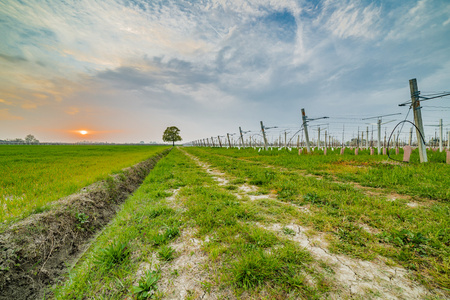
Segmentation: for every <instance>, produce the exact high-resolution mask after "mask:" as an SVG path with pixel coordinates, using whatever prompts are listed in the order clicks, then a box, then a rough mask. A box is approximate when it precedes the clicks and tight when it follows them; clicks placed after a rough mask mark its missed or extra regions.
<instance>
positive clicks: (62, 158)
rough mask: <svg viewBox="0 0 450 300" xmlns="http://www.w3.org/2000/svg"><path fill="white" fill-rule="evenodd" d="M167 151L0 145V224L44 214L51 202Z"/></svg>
mask: <svg viewBox="0 0 450 300" xmlns="http://www.w3.org/2000/svg"><path fill="white" fill-rule="evenodd" d="M166 148H168V147H165V146H151V147H148V146H87V145H79V146H78V145H76V146H75V145H57V146H56V145H55V146H50V145H1V146H0V207H1V209H0V224H8V223H10V222H12V221H15V220H18V219H22V218H24V217H26V216H28V215H30V214H32V213H39V212H42V211H45V210H48V209H50V206H51V202H52V201H55V200H57V199H59V198H61V197H64V196H67V195H70V194H72V193H75V192H76V191H78V190H79V189H81V188H82V187H85V186H87V185H89V184H91V183H93V182H96V181H99V180H102V179H105V178H106V177H107V175H108V174H111V173H114V172H119V171H120V170H122V169H123V168H126V167H129V166H132V165H134V164H136V163H138V162H140V161H143V160H145V159H148V158H150V157H152V156H154V155H155V154H156V153H158V152H161V151H163V150H164V149H166Z"/></svg>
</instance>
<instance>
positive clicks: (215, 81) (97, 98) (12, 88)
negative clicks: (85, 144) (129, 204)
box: [0, 0, 450, 143]
mask: <svg viewBox="0 0 450 300" xmlns="http://www.w3.org/2000/svg"><path fill="white" fill-rule="evenodd" d="M0 36H1V41H2V42H1V43H0V140H1V139H13V138H24V137H25V136H26V135H27V134H33V135H34V136H35V137H36V138H37V139H38V140H40V141H41V142H45V141H48V142H50V141H51V142H78V141H96V142H116V143H134V142H140V141H144V142H146V143H147V142H151V141H153V142H162V135H163V132H164V130H165V129H166V128H167V127H169V126H176V127H178V128H179V129H180V135H181V137H182V139H183V142H189V141H192V140H197V139H202V138H207V137H211V136H214V137H217V136H218V135H220V136H224V135H226V134H227V133H237V132H238V130H239V127H241V128H242V130H243V131H245V132H247V131H249V132H247V133H246V137H250V136H255V137H256V136H257V135H258V134H259V131H260V121H263V122H264V125H265V126H266V127H277V128H272V129H269V130H268V134H269V135H270V139H276V138H278V137H279V136H280V134H283V135H284V132H285V131H286V132H287V134H288V135H289V136H294V134H295V133H296V132H297V131H298V130H299V129H300V126H301V109H302V108H304V109H305V111H306V114H307V116H308V117H309V118H320V117H324V116H327V117H329V119H323V120H316V121H311V122H309V125H310V131H311V132H310V135H311V136H315V135H316V134H317V128H319V126H320V127H321V128H322V132H323V131H324V130H327V131H328V134H329V135H332V136H334V137H336V138H339V139H340V138H341V136H342V132H343V131H344V134H345V138H346V139H348V138H351V137H354V136H355V135H356V134H357V132H358V128H359V129H366V128H367V127H369V128H370V130H372V128H373V127H374V125H373V124H374V123H376V121H377V120H376V119H369V120H362V119H363V118H369V117H374V116H380V115H386V114H395V113H399V114H400V115H396V116H387V117H383V122H389V123H386V124H383V131H386V132H389V131H391V130H392V128H393V127H394V126H395V125H396V124H397V123H398V122H399V121H401V120H404V119H408V120H413V119H412V112H410V111H408V106H405V107H399V106H398V104H400V103H403V102H406V101H410V90H409V80H410V79H412V78H417V83H418V87H419V90H420V91H421V95H430V94H433V93H441V92H445V91H450V1H445V0H419V1H415V0H408V1H393V0H391V1H366V0H325V1H302V0H296V1H289V0H258V1H256V0H255V1H244V0H201V1H167V0H164V1H155V0H121V1H119V0H102V1H100V0H97V1H95V0H79V1H69V0H67V1H66V0H64V1H61V0H54V1H53V0H47V1H45V0H36V1H33V0H2V1H1V2H0ZM422 107H423V108H422V110H421V111H422V116H423V120H424V124H425V132H426V135H427V138H430V137H431V136H434V134H435V132H436V130H437V127H436V125H438V123H439V119H443V124H444V128H445V129H444V131H446V130H450V97H444V98H437V99H433V100H429V101H426V102H425V101H424V102H422ZM375 127H376V126H375ZM410 127H411V126H410V125H405V127H404V128H403V129H402V133H401V134H402V136H406V134H408V135H409V128H410ZM82 130H84V131H86V132H87V134H85V135H82V134H80V131H82ZM383 134H384V132H383Z"/></svg>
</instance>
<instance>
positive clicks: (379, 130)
mask: <svg viewBox="0 0 450 300" xmlns="http://www.w3.org/2000/svg"><path fill="white" fill-rule="evenodd" d="M380 154H381V118H380V119H378V155H380Z"/></svg>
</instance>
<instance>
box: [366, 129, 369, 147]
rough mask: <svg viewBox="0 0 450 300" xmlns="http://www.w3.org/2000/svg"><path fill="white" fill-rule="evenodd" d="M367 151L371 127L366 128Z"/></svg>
mask: <svg viewBox="0 0 450 300" xmlns="http://www.w3.org/2000/svg"><path fill="white" fill-rule="evenodd" d="M366 149H369V126H367V127H366Z"/></svg>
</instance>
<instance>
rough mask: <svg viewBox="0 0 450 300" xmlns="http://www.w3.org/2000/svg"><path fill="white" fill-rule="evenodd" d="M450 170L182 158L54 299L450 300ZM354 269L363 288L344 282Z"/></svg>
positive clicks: (238, 153) (173, 156) (221, 152)
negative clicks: (346, 269)
mask: <svg viewBox="0 0 450 300" xmlns="http://www.w3.org/2000/svg"><path fill="white" fill-rule="evenodd" d="M196 160H199V164H198V163H197V162H196ZM449 167H450V166H448V165H445V164H442V163H430V164H423V165H418V164H410V165H406V164H392V163H391V162H390V161H386V159H385V158H381V157H371V156H369V155H364V156H358V157H356V156H344V157H342V156H339V155H329V156H326V157H325V156H321V155H311V156H298V155H297V154H295V153H291V152H287V151H278V150H277V151H271V152H269V151H268V152H264V151H261V152H258V151H256V150H253V149H245V150H243V149H241V150H237V149H212V148H195V147H192V148H182V149H177V148H176V149H174V150H173V151H171V153H170V154H169V155H168V156H167V157H165V158H164V159H162V160H161V161H160V162H159V163H158V164H157V166H156V167H155V169H154V170H153V171H152V172H151V173H150V174H149V176H148V177H147V178H146V180H145V181H144V183H143V184H142V186H141V187H140V188H139V189H138V190H137V191H136V192H135V193H134V195H133V196H132V197H130V198H129V199H128V200H127V201H126V202H125V203H124V205H123V209H122V210H121V211H120V212H119V213H118V215H117V217H116V219H115V220H114V222H112V224H111V225H110V226H109V227H108V228H106V229H105V230H104V232H102V234H101V235H100V236H99V237H98V239H97V241H96V242H95V243H94V244H93V245H92V247H91V248H90V249H89V251H87V252H86V253H85V255H84V256H83V258H82V259H81V260H80V261H79V262H78V264H77V265H76V266H75V267H74V268H73V269H72V270H71V271H70V272H69V274H68V276H67V279H68V280H67V281H65V282H63V283H61V284H60V285H59V286H57V287H55V288H54V290H53V292H54V296H55V297H56V298H57V299H67V298H71V299H85V298H89V299H105V298H107V299H124V298H137V299H147V298H157V299H159V298H163V297H176V296H174V295H181V294H177V293H181V292H180V290H179V289H180V287H181V288H184V286H186V288H185V289H187V290H184V292H183V293H184V294H183V295H184V296H183V297H182V298H184V299H196V298H198V297H202V295H211V296H213V297H215V298H218V299H220V298H222V299H227V298H244V299H286V298H292V299H324V298H333V297H338V298H344V299H345V298H357V299H383V298H386V297H394V298H395V297H403V298H408V299H411V298H419V299H441V298H445V297H448V296H449V291H450V268H449V266H450V260H449V258H450V231H449V228H450V226H449V225H450V205H449V204H450V203H449V201H448V200H449V191H448V186H450V183H449V175H448V174H450V168H449ZM208 172H209V173H208ZM219 179H220V180H219ZM299 229H301V232H300V231H299ZM193 241H195V242H193ZM319 250H320V251H319ZM319 252H320V253H323V255H322V256H320V255H318V254H317V253H319ZM324 257H325V258H327V257H328V258H338V259H337V260H335V261H334V262H333V260H329V259H325V258H324ZM343 262H345V264H344V263H343ZM340 264H341V265H340ZM352 264H355V265H357V266H359V267H358V268H360V269H358V268H357V267H355V269H354V270H355V271H354V272H355V274H356V275H357V276H356V275H355V277H356V278H357V279H355V280H354V283H353V284H354V285H355V286H357V287H358V288H360V289H359V290H358V289H356V292H355V291H352V290H351V289H349V287H348V286H347V283H346V282H345V281H343V279H342V278H343V277H342V276H341V275H342V268H344V267H348V266H350V265H352ZM339 266H341V267H339ZM364 266H366V269H364ZM367 266H369V267H367ZM361 268H362V269H363V271H361ZM352 270H353V269H352ZM379 270H382V272H381V273H376V272H378V271H379ZM390 270H391V271H392V270H396V271H395V274H394V272H393V273H392V275H391V276H392V277H390V279H389V278H387V277H386V276H385V274H384V275H383V274H382V273H383V272H388V271H390ZM402 270H406V271H402ZM371 272H373V274H372V273H371ZM406 272H408V274H409V275H407V276H405V277H401V276H400V275H399V274H402V273H405V274H406ZM367 273H371V274H369V275H368V274H367ZM361 274H364V276H363V275H361ZM380 274H381V275H380ZM383 276H384V277H383ZM398 276H400V277H398ZM366 277H367V278H368V279H367V278H366ZM383 278H387V279H386V280H385V279H383ZM398 278H400V279H401V280H400V279H398ZM352 280H353V279H352ZM395 280H399V281H398V282H397V281H395ZM402 280H403V281H405V280H406V281H407V280H414V281H415V282H416V283H415V285H417V284H420V285H421V286H422V287H423V289H424V290H423V291H422V292H417V294H414V293H415V292H414V291H413V288H412V287H411V286H410V285H402V282H403V281H402ZM360 281H361V282H362V283H363V284H361V282H360ZM187 287H189V288H187ZM424 291H426V292H424ZM179 297H180V296H179Z"/></svg>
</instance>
